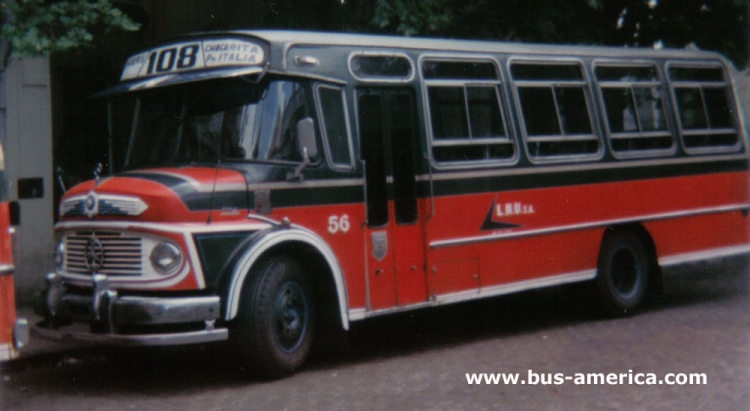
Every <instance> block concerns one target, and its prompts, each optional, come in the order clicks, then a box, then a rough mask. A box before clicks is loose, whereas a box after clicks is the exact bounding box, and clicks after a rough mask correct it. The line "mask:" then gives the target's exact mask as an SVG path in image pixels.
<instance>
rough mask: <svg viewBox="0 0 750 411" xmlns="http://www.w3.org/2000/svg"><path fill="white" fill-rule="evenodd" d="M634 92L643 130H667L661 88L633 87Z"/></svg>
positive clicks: (639, 122)
mask: <svg viewBox="0 0 750 411" xmlns="http://www.w3.org/2000/svg"><path fill="white" fill-rule="evenodd" d="M633 92H634V97H635V107H636V111H637V113H638V116H637V117H638V124H639V125H640V127H641V131H659V130H666V129H667V122H666V119H665V118H664V109H663V107H662V104H661V97H660V95H661V93H660V91H659V89H657V88H656V87H633Z"/></svg>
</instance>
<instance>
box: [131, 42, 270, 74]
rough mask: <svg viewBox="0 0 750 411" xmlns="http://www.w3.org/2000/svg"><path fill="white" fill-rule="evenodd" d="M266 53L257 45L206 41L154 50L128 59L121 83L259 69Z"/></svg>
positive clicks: (172, 45) (171, 45)
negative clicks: (187, 73) (204, 71)
mask: <svg viewBox="0 0 750 411" xmlns="http://www.w3.org/2000/svg"><path fill="white" fill-rule="evenodd" d="M264 59H265V54H264V51H263V47H261V46H260V45H259V44H256V43H253V42H250V41H246V40H238V39H206V40H196V41H190V42H184V43H175V44H170V45H168V46H163V47H158V48H154V49H151V50H148V51H145V52H143V53H138V54H136V55H134V56H131V57H130V58H129V59H128V61H127V62H125V68H124V69H123V70H122V76H120V81H124V80H132V79H137V78H143V77H150V76H154V75H160V74H170V73H175V72H180V71H187V70H196V69H207V68H217V67H232V66H258V65H261V64H263V62H264Z"/></svg>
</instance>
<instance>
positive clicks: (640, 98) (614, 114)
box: [594, 64, 674, 157]
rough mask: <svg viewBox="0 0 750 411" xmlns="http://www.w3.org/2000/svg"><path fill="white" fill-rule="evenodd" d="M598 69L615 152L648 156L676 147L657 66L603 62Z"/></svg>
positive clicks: (623, 154)
mask: <svg viewBox="0 0 750 411" xmlns="http://www.w3.org/2000/svg"><path fill="white" fill-rule="evenodd" d="M594 71H595V73H596V79H597V84H598V85H599V90H600V91H601V95H602V103H603V105H604V113H605V118H604V120H605V122H606V124H607V131H608V136H609V142H610V147H611V148H612V152H613V153H614V154H615V156H628V157H633V156H644V155H651V154H657V153H664V152H665V151H671V150H673V149H674V138H673V136H672V134H671V133H670V132H669V129H668V128H667V121H666V115H665V113H664V101H663V100H664V91H663V88H662V85H661V81H660V80H659V76H658V72H657V69H656V67H655V66H653V65H643V66H615V65H604V64H602V65H597V66H596V68H595V70H594Z"/></svg>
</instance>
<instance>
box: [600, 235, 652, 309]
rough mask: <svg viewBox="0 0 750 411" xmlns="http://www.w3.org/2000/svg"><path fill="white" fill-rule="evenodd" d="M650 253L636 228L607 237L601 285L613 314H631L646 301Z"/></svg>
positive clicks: (603, 253) (603, 303)
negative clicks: (637, 233) (634, 230)
mask: <svg viewBox="0 0 750 411" xmlns="http://www.w3.org/2000/svg"><path fill="white" fill-rule="evenodd" d="M649 268H650V265H649V260H648V252H647V251H646V248H645V247H644V245H643V242H642V241H641V239H640V238H639V237H638V236H637V235H636V234H635V233H634V232H632V231H615V232H613V233H611V234H608V235H606V236H605V237H604V240H603V241H602V248H601V250H600V251H599V261H598V264H597V280H596V282H597V288H598V292H599V297H600V300H601V302H602V305H603V306H604V309H605V310H606V311H607V313H608V314H610V315H615V316H621V315H626V314H629V313H631V312H632V311H633V310H635V309H636V308H637V307H638V306H639V305H640V304H641V303H642V302H643V300H644V298H645V296H646V291H647V288H648V282H649Z"/></svg>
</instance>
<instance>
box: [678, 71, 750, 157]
mask: <svg viewBox="0 0 750 411" xmlns="http://www.w3.org/2000/svg"><path fill="white" fill-rule="evenodd" d="M669 80H670V86H671V87H672V92H673V95H674V99H675V102H676V103H677V104H676V107H675V108H676V110H677V118H678V119H679V122H680V132H681V134H682V141H683V144H684V145H685V149H686V150H687V151H688V152H691V153H705V152H727V151H736V150H739V149H740V147H741V145H740V140H739V134H738V133H737V129H736V128H735V126H734V121H733V118H732V113H733V110H734V109H733V105H732V103H731V94H730V91H729V83H728V81H727V80H726V78H725V76H724V70H723V69H722V68H721V67H679V66H670V68H669Z"/></svg>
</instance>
